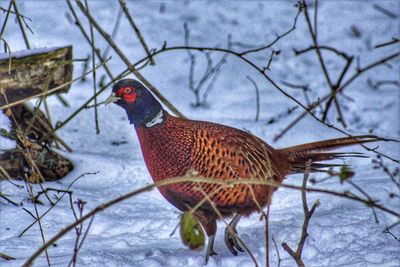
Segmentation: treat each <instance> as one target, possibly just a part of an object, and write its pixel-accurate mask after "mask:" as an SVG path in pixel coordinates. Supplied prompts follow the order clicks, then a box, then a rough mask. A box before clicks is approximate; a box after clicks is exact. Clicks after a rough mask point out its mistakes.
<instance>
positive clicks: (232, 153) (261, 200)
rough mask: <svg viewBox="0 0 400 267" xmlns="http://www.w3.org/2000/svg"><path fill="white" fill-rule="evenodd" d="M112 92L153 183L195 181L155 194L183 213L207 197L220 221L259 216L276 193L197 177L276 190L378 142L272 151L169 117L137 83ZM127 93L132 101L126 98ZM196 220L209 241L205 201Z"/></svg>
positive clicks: (229, 132)
mask: <svg viewBox="0 0 400 267" xmlns="http://www.w3.org/2000/svg"><path fill="white" fill-rule="evenodd" d="M113 91H114V92H116V93H117V94H116V96H119V97H120V99H121V100H118V101H117V104H118V105H120V106H122V107H123V108H124V109H125V110H126V112H127V114H128V117H129V119H130V121H131V123H134V124H135V128H136V132H137V135H138V138H139V141H140V144H141V148H142V152H143V157H144V160H145V162H146V165H147V168H148V170H149V172H150V174H151V176H152V178H153V180H154V181H160V180H163V179H170V178H175V177H182V176H186V177H193V182H182V183H176V184H172V185H168V186H163V187H160V188H159V191H160V192H161V194H162V195H163V196H164V197H165V198H166V199H167V200H168V201H169V202H170V203H171V204H172V205H174V206H175V207H177V208H178V209H180V210H182V211H185V210H188V209H191V208H192V207H194V206H196V205H197V204H198V203H199V202H200V201H202V200H203V199H204V198H205V194H206V195H207V196H208V197H209V198H210V199H211V200H212V202H213V203H214V204H215V206H216V208H217V209H218V210H219V211H220V212H221V214H222V215H223V216H225V217H228V216H232V215H233V214H241V215H245V216H247V215H249V214H251V213H252V212H254V211H259V206H258V205H260V206H261V207H265V206H266V205H268V204H269V203H270V201H271V196H272V193H273V192H274V191H275V189H276V187H272V186H268V185H254V184H250V183H249V184H236V185H234V186H224V185H221V184H215V183H214V184H213V183H199V182H196V181H195V179H196V177H201V178H207V179H210V180H212V179H224V180H232V179H248V180H251V179H257V180H272V181H274V182H276V183H278V184H279V183H281V182H282V180H283V179H284V178H285V176H286V175H288V174H291V173H299V172H303V171H304V169H305V166H306V163H307V162H308V161H309V160H311V161H312V164H311V169H312V171H319V170H321V168H324V167H327V166H329V165H327V164H323V163H320V161H324V160H330V159H334V158H338V157H342V156H348V155H354V154H345V153H335V152H327V151H328V150H331V149H335V148H338V147H341V146H347V145H352V144H358V143H363V142H369V141H376V140H377V139H376V138H375V137H373V136H361V137H354V138H340V139H334V140H326V141H321V142H316V143H310V144H304V145H299V146H294V147H290V148H286V149H280V150H276V149H274V148H272V147H271V146H269V145H268V144H267V143H265V142H264V141H263V140H261V139H259V138H257V137H256V136H254V135H252V134H250V133H247V132H245V131H242V130H238V129H235V128H232V127H228V126H224V125H220V124H215V123H211V122H203V121H193V120H187V119H180V118H176V117H173V116H171V115H169V114H168V113H167V112H166V111H164V110H163V109H162V108H161V106H160V105H159V103H158V102H157V101H156V100H155V98H154V97H153V96H152V95H151V94H150V93H149V92H148V91H147V89H145V88H144V87H143V86H142V85H141V84H140V83H138V82H136V81H133V80H122V81H120V82H119V83H117V84H116V85H115V86H114V89H113ZM127 92H129V94H131V95H126V94H128V93H127ZM123 99H134V100H135V102H134V103H128V102H127V101H125V102H124V100H123ZM114 101H116V100H114ZM150 119H151V120H150ZM149 121H150V124H149ZM199 185H200V186H201V189H200V188H199ZM254 198H255V199H254ZM195 216H196V217H197V219H198V220H199V221H200V223H201V224H202V226H203V227H204V228H205V230H206V232H207V235H208V236H212V237H213V236H214V234H215V232H216V219H217V214H216V213H215V211H214V209H213V208H212V206H211V204H210V203H209V201H204V203H203V204H202V205H201V206H200V207H199V208H198V209H197V210H196V212H195ZM211 249H212V244H211ZM231 251H232V250H231ZM208 252H209V251H208ZM207 255H208V254H207Z"/></svg>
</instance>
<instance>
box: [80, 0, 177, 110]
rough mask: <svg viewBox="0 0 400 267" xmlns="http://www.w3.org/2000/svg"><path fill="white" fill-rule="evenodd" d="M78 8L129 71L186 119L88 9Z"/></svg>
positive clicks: (81, 6)
mask: <svg viewBox="0 0 400 267" xmlns="http://www.w3.org/2000/svg"><path fill="white" fill-rule="evenodd" d="M76 3H77V5H78V7H79V8H80V9H81V11H82V12H83V13H84V14H85V16H86V17H87V18H88V19H89V20H90V21H91V23H92V24H93V26H94V27H95V28H96V30H97V31H98V32H99V33H100V34H101V36H103V38H104V39H105V40H106V41H107V42H108V43H109V44H110V46H111V47H112V48H113V49H114V51H115V52H116V53H117V54H118V56H119V57H120V58H121V59H122V61H124V63H125V64H126V65H127V66H128V68H129V70H130V71H132V73H133V74H135V76H136V77H137V78H138V79H139V80H140V81H142V82H143V83H144V84H145V85H146V86H147V88H149V89H150V90H151V91H152V92H153V93H154V94H155V95H156V96H157V97H158V99H160V100H161V102H163V103H164V105H166V106H167V107H168V108H169V109H170V110H171V111H172V112H173V113H175V114H176V115H177V116H179V117H182V118H184V116H183V114H182V113H181V112H179V110H178V109H177V108H175V106H174V105H172V104H171V103H170V102H169V101H168V100H167V99H166V98H165V97H164V96H163V95H162V94H161V93H160V92H159V91H158V90H157V89H156V88H155V87H154V86H153V85H152V84H151V83H150V82H149V81H148V80H147V79H146V78H145V77H144V76H143V75H142V74H141V73H140V72H139V71H138V70H137V69H136V68H135V66H134V65H133V64H132V63H131V62H130V60H129V59H128V58H127V57H126V56H125V54H124V53H123V52H122V50H121V49H120V48H119V47H118V46H117V44H116V43H115V42H114V41H113V40H112V39H111V38H110V35H109V34H108V33H106V32H105V31H104V30H103V28H102V27H101V26H100V25H99V24H98V23H97V22H96V20H95V19H94V18H93V17H92V15H91V14H90V13H89V12H88V11H87V9H86V8H85V7H84V6H83V4H82V3H81V1H80V0H76Z"/></svg>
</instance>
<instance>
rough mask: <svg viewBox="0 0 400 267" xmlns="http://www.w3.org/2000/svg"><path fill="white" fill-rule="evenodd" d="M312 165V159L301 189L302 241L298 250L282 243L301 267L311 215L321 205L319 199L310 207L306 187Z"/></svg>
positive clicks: (298, 245)
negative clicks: (302, 213)
mask: <svg viewBox="0 0 400 267" xmlns="http://www.w3.org/2000/svg"><path fill="white" fill-rule="evenodd" d="M310 167H311V160H310V161H309V162H308V163H307V166H306V170H305V172H304V178H303V185H302V188H303V189H302V190H301V200H302V203H303V212H304V222H303V227H302V229H301V237H300V241H299V243H298V244H297V249H296V251H293V249H291V248H290V247H289V245H288V244H287V243H285V242H283V243H282V247H283V249H284V250H286V251H287V252H288V253H289V255H290V256H291V257H292V258H293V259H294V260H295V262H296V264H297V266H299V267H304V266H305V265H304V262H303V260H302V258H301V256H302V255H301V254H302V252H303V248H304V244H305V242H306V239H307V236H308V233H307V230H308V224H309V221H310V219H311V216H312V215H313V213H314V211H315V209H316V208H317V207H318V206H319V203H320V202H319V200H317V201H315V202H314V204H313V205H312V207H311V210H310V209H309V208H308V204H307V195H306V187H307V181H308V177H309V175H310Z"/></svg>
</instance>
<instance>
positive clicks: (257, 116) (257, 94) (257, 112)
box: [246, 76, 260, 122]
mask: <svg viewBox="0 0 400 267" xmlns="http://www.w3.org/2000/svg"><path fill="white" fill-rule="evenodd" d="M246 78H247V79H248V80H249V81H250V82H251V83H252V84H253V86H254V89H255V90H256V118H255V121H256V122H257V121H258V119H259V117H260V93H259V90H258V86H257V84H256V82H255V81H254V80H253V79H252V78H251V77H250V76H246Z"/></svg>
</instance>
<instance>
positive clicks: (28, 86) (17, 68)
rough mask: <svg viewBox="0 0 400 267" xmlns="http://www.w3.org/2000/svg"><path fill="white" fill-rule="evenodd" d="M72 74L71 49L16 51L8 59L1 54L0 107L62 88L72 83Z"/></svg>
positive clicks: (64, 90)
mask: <svg viewBox="0 0 400 267" xmlns="http://www.w3.org/2000/svg"><path fill="white" fill-rule="evenodd" d="M72 70H73V64H72V46H65V47H53V48H42V49H34V50H25V51H19V52H15V53H12V54H11V57H10V56H9V55H8V54H1V55H0V90H1V91H2V93H1V94H0V106H3V105H6V104H10V103H12V102H15V101H17V100H21V99H24V98H26V97H29V96H33V95H36V94H38V93H42V92H43V91H45V90H50V89H52V88H55V87H57V86H60V85H62V84H65V83H66V82H68V81H70V80H71V79H72ZM69 87H70V86H69V85H68V86H65V88H64V89H62V90H60V91H57V92H67V91H68V89H69ZM3 93H4V94H5V96H4V95H3Z"/></svg>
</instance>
